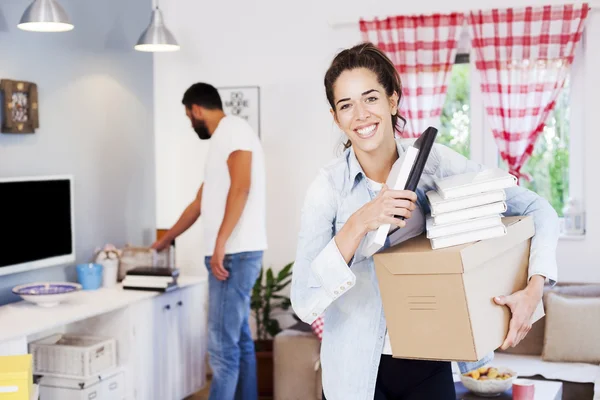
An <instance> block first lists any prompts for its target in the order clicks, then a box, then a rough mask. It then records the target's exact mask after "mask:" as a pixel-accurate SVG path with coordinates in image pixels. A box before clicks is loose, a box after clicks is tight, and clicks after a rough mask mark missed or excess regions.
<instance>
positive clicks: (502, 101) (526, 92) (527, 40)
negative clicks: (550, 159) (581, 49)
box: [468, 4, 588, 179]
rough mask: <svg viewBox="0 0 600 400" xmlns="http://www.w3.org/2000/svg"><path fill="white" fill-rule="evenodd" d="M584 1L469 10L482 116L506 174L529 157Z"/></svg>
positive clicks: (568, 60)
mask: <svg viewBox="0 0 600 400" xmlns="http://www.w3.org/2000/svg"><path fill="white" fill-rule="evenodd" d="M587 14H588V5H587V4H579V5H565V6H562V5H557V6H540V7H527V8H521V9H506V10H489V11H476V12H471V13H470V14H469V17H468V18H469V20H468V22H469V26H470V31H471V38H472V47H473V50H474V55H475V65H476V67H477V69H478V71H479V73H480V76H481V90H482V92H483V102H484V106H485V111H486V115H487V118H488V121H489V123H490V125H491V128H492V132H493V135H494V138H495V140H496V143H497V145H498V149H499V150H500V155H501V156H502V158H503V159H504V160H505V161H506V162H507V164H508V167H509V172H510V173H512V174H514V175H515V176H517V177H518V178H521V177H524V178H526V179H528V177H526V176H524V175H523V174H522V173H521V168H522V167H523V165H524V164H525V162H526V161H527V159H528V158H529V157H530V156H531V153H532V152H533V148H534V145H535V141H536V139H537V138H538V136H539V135H540V133H541V132H542V131H543V129H544V124H545V121H546V119H547V117H548V114H549V113H550V112H551V111H552V109H553V108H554V104H555V102H556V99H557V97H558V95H559V93H560V90H561V89H562V87H563V84H564V82H565V78H566V77H567V74H568V72H569V69H570V67H571V64H572V62H573V56H574V53H575V46H576V44H577V42H578V41H579V40H580V38H581V34H582V31H583V25H584V21H585V18H586V16H587Z"/></svg>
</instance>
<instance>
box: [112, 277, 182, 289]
mask: <svg viewBox="0 0 600 400" xmlns="http://www.w3.org/2000/svg"><path fill="white" fill-rule="evenodd" d="M122 283H123V286H127V287H136V288H144V287H146V288H155V289H165V288H167V287H169V284H170V283H169V282H151V281H139V280H131V279H128V278H127V277H125V279H123V282H122Z"/></svg>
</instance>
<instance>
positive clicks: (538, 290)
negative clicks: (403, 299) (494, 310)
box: [494, 275, 545, 350]
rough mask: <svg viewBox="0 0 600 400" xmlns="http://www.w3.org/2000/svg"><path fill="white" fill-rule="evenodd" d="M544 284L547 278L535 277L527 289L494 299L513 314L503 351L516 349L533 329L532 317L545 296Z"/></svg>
mask: <svg viewBox="0 0 600 400" xmlns="http://www.w3.org/2000/svg"><path fill="white" fill-rule="evenodd" d="M544 282H545V278H544V277H543V276H541V275H534V276H532V277H531V279H530V280H529V283H528V284H527V287H526V288H525V289H523V290H519V291H517V292H515V293H513V294H511V295H510V296H498V297H495V298H494V301H495V302H496V304H499V305H506V306H508V307H509V308H510V312H511V314H512V317H511V319H510V325H509V329H508V334H507V335H506V339H505V340H504V343H502V347H501V348H502V350H506V349H508V348H509V347H515V346H516V345H517V344H519V342H520V341H521V340H523V339H524V338H525V336H527V333H528V332H529V330H530V329H531V317H532V316H533V313H534V311H535V309H536V308H537V306H538V304H539V303H540V300H541V299H542V296H543V294H544Z"/></svg>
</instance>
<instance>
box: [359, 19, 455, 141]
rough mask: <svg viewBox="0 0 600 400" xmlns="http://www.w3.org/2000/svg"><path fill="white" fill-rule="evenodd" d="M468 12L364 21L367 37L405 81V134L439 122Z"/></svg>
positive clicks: (415, 133) (414, 133) (418, 132)
mask: <svg viewBox="0 0 600 400" xmlns="http://www.w3.org/2000/svg"><path fill="white" fill-rule="evenodd" d="M463 20H464V14H459V13H452V14H435V15H419V16H398V17H389V18H386V19H383V20H379V19H375V20H372V21H365V20H363V19H361V20H360V22H359V24H360V30H361V32H362V36H363V40H364V41H368V42H372V43H374V44H375V45H376V46H377V47H379V48H380V49H381V50H383V51H384V52H385V53H386V54H387V55H388V57H390V59H391V60H392V62H393V63H394V65H395V66H396V69H397V70H398V73H399V74H400V80H401V81H402V95H403V98H402V100H401V102H400V107H399V112H400V115H401V116H403V117H404V118H406V120H407V123H406V126H405V127H404V129H403V131H402V132H398V134H399V135H400V136H403V137H418V136H420V135H421V133H423V131H424V130H425V129H427V127H429V126H430V125H431V126H439V121H440V115H441V114H442V107H443V106H444V100H445V98H446V92H447V89H448V81H449V79H450V71H451V69H452V65H453V64H454V59H455V57H456V49H457V46H458V38H459V35H460V29H461V27H462V24H463Z"/></svg>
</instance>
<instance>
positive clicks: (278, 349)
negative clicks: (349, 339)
mask: <svg viewBox="0 0 600 400" xmlns="http://www.w3.org/2000/svg"><path fill="white" fill-rule="evenodd" d="M320 351H321V342H320V341H319V339H317V337H316V336H315V335H314V334H313V333H312V332H310V333H309V332H300V331H295V330H289V329H288V330H283V331H282V332H280V333H279V334H277V335H276V336H275V339H274V341H273V374H274V377H273V389H274V392H273V394H274V399H275V400H311V399H320V398H321V391H322V387H321V377H320V375H321V369H320V361H319V357H320Z"/></svg>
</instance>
